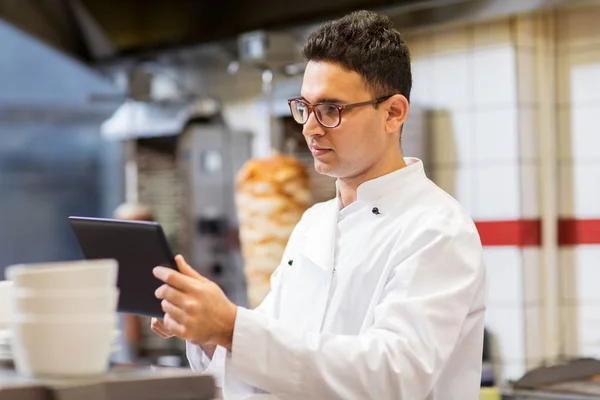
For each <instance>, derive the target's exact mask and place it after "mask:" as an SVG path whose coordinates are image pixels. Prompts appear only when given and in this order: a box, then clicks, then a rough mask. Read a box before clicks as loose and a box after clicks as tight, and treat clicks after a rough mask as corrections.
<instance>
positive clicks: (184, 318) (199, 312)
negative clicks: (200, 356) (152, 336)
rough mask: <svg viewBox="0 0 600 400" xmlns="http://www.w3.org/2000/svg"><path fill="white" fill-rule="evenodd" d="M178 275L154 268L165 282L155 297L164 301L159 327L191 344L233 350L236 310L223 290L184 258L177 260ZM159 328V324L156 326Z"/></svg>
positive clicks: (155, 273)
mask: <svg viewBox="0 0 600 400" xmlns="http://www.w3.org/2000/svg"><path fill="white" fill-rule="evenodd" d="M175 261H176V262H177V267H178V268H179V272H177V271H175V270H173V269H170V268H165V267H156V268H154V271H153V272H154V276H156V277H157V278H158V279H160V280H161V281H163V282H164V283H165V285H162V286H161V287H159V288H158V289H156V292H155V295H156V297H157V298H159V299H163V300H162V303H161V305H162V309H163V311H164V312H165V318H164V320H163V321H162V326H161V327H160V328H165V330H162V332H163V333H171V334H173V335H175V336H177V337H179V338H181V339H184V340H187V341H189V342H192V343H195V344H198V345H202V346H207V345H219V346H223V347H225V348H226V349H228V350H229V351H231V342H232V340H233V327H234V324H235V317H236V315H237V307H236V305H235V304H233V303H232V302H230V301H229V300H228V299H227V297H226V296H225V294H224V293H223V291H222V290H221V288H220V287H219V286H218V285H217V284H216V283H214V282H212V281H210V280H208V279H206V278H205V277H203V276H202V275H200V274H199V273H198V272H196V270H194V269H193V268H192V267H191V266H190V265H189V264H188V263H187V262H186V261H185V260H184V258H183V257H182V256H181V255H178V256H177V257H175ZM157 326H158V324H157Z"/></svg>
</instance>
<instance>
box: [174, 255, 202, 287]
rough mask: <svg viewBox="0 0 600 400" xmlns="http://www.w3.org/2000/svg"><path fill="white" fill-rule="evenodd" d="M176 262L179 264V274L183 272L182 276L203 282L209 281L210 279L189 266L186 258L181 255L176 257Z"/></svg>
mask: <svg viewBox="0 0 600 400" xmlns="http://www.w3.org/2000/svg"><path fill="white" fill-rule="evenodd" d="M175 262H176V263H177V268H178V269H179V272H181V273H182V274H184V275H186V276H189V277H190V278H195V279H199V280H200V281H201V282H206V281H208V279H206V278H205V277H203V276H202V275H200V274H199V273H198V271H196V270H195V269H194V268H192V266H191V265H190V264H188V263H187V261H185V258H183V256H182V255H181V254H178V255H177V256H175Z"/></svg>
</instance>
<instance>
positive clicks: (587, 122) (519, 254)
mask: <svg viewBox="0 0 600 400" xmlns="http://www.w3.org/2000/svg"><path fill="white" fill-rule="evenodd" d="M598 21H600V2H596V3H592V4H591V5H589V3H588V5H586V6H577V7H570V8H561V9H558V10H551V11H548V12H545V13H536V14H530V15H523V16H516V17H511V18H510V19H505V20H501V21H488V22H485V23H481V24H477V25H474V26H467V27H464V26H463V27H455V28H447V29H445V30H440V31H436V32H432V33H428V34H419V35H417V36H415V37H409V44H410V45H411V47H412V49H413V58H414V79H415V81H414V94H413V104H415V105H419V107H420V108H425V109H428V110H430V133H431V140H432V153H431V160H430V163H431V165H432V169H431V171H432V178H433V179H434V180H435V181H436V182H437V183H438V184H439V185H440V186H442V187H443V188H444V189H446V190H447V191H448V192H449V193H451V194H452V195H454V196H455V197H456V198H457V199H458V200H459V201H460V202H461V203H462V204H463V205H464V206H465V208H466V209H467V210H468V211H469V212H470V213H471V215H472V216H473V218H474V219H475V220H476V222H478V221H479V222H482V221H488V222H494V221H496V222H499V223H501V222H502V221H505V222H506V221H513V222H515V221H517V222H518V221H523V220H533V221H540V218H541V209H542V208H541V207H542V205H543V204H546V205H548V204H549V203H551V202H549V201H548V199H547V198H542V194H541V193H543V192H542V191H541V190H542V184H541V182H540V179H541V178H542V175H543V174H542V171H543V170H542V169H541V158H540V154H541V153H540V148H542V149H546V150H547V149H549V148H552V147H553V146H554V147H556V149H557V154H556V159H552V160H551V163H552V164H553V166H557V174H556V175H557V176H556V181H557V188H556V190H555V193H554V192H550V193H549V194H548V195H549V196H553V197H555V198H556V199H555V200H556V202H557V203H558V210H557V211H558V216H557V217H556V219H557V220H556V221H551V223H556V224H557V225H556V226H557V227H560V229H559V230H558V236H559V240H557V245H558V246H559V247H558V248H559V250H558V254H557V255H556V256H555V257H554V258H555V259H556V258H558V260H557V261H556V262H558V276H559V282H558V284H557V285H556V286H555V287H553V286H552V285H551V284H548V280H547V277H545V275H547V273H548V271H550V270H551V268H552V265H551V264H552V263H549V262H547V259H546V261H544V260H543V254H542V248H541V247H540V245H541V243H533V244H532V245H529V246H506V245H505V246H486V247H485V260H486V263H487V268H488V272H489V283H490V292H489V308H488V312H487V327H488V329H489V330H490V333H491V334H492V335H493V337H494V338H495V341H494V347H495V350H496V351H495V355H496V357H497V363H498V365H497V367H498V368H497V371H499V372H500V373H501V377H502V378H503V379H515V378H519V377H520V376H522V374H523V373H524V372H525V370H527V369H529V368H533V367H535V366H538V365H539V364H540V363H541V362H542V361H544V360H546V361H548V360H549V361H555V360H556V358H557V357H558V358H561V357H563V358H569V357H580V356H586V357H598V358H600V294H599V293H600V290H599V289H598V283H599V282H600V233H598V232H600V132H598V126H600V120H599V118H600V117H599V116H600V30H598V29H597V25H598ZM540 76H541V78H540ZM544 139H548V140H550V141H551V142H552V145H551V146H550V147H543V146H542V143H541V142H542V141H543V140H544ZM548 209H549V210H551V209H552V207H551V206H550V207H549V208H548V207H546V210H548ZM565 224H570V225H571V226H574V227H575V228H574V230H575V231H578V232H579V233H580V234H579V235H573V234H571V233H569V232H563V230H564V229H563V227H564V225H565ZM582 224H585V227H584V228H582ZM584 231H585V232H584ZM581 232H584V233H583V234H581ZM567 235H568V236H569V237H567ZM548 254H550V256H552V251H550V252H549V253H546V256H548ZM555 299H558V300H556V301H557V302H558V305H559V310H556V314H559V312H560V315H557V316H556V318H558V323H557V324H556V325H554V327H555V330H554V331H548V329H547V328H548V327H549V326H550V327H551V326H552V324H551V323H550V324H549V323H548V312H554V311H552V310H553V309H552V308H551V304H552V302H553V301H554V300H555ZM548 310H550V311H548ZM553 341H554V342H555V343H554V344H553ZM549 343H550V344H549ZM552 347H555V348H556V351H553V350H552V349H551V348H552Z"/></svg>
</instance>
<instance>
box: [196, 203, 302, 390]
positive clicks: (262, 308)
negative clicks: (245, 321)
mask: <svg viewBox="0 0 600 400" xmlns="http://www.w3.org/2000/svg"><path fill="white" fill-rule="evenodd" d="M307 212H308V210H307V211H306V212H305V213H304V215H306V213H307ZM304 215H303V216H302V218H301V220H300V221H299V222H298V224H296V226H295V227H294V230H293V231H292V234H291V235H290V239H289V240H288V244H287V246H286V249H285V251H284V255H283V257H282V260H281V263H280V264H279V267H277V269H276V270H275V271H274V272H273V274H271V280H270V286H271V290H270V291H269V293H268V294H267V296H266V297H265V299H264V300H263V301H262V303H261V304H260V305H259V306H258V307H256V308H255V309H254V311H253V312H254V313H256V314H261V315H264V316H270V317H275V316H276V313H277V307H276V304H277V297H278V293H279V290H280V289H281V283H282V282H283V280H284V279H285V275H286V271H287V269H288V268H289V265H287V260H288V259H289V258H290V257H289V255H290V254H291V253H293V251H294V246H295V243H296V242H297V241H298V239H299V236H300V234H299V232H300V231H301V229H302V224H301V223H302V221H303V220H304V219H305V217H304ZM186 355H187V359H188V362H189V364H190V367H191V368H192V370H194V371H199V372H206V373H210V374H212V375H213V376H215V378H216V382H217V385H218V386H219V387H222V383H223V376H224V368H225V359H226V358H227V356H228V354H227V350H226V349H225V348H223V347H220V346H218V347H217V348H216V350H215V352H214V354H213V357H212V359H211V358H209V357H208V355H207V354H206V353H205V352H204V351H203V350H202V348H201V347H200V346H198V345H196V344H193V343H190V342H186Z"/></svg>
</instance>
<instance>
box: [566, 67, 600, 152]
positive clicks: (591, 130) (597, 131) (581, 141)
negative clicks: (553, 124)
mask: <svg viewBox="0 0 600 400" xmlns="http://www.w3.org/2000/svg"><path fill="white" fill-rule="evenodd" d="M599 69H600V68H599ZM598 79H599V80H600V74H599V75H598ZM599 89H600V87H599ZM599 116H600V102H599V103H598V105H597V106H590V107H578V106H577V105H576V104H574V105H573V107H572V108H571V118H570V119H571V129H570V131H571V151H572V154H571V155H572V158H573V159H575V161H576V162H578V161H584V160H586V159H590V158H593V159H596V160H598V162H599V163H600V128H599V126H600V125H599V124H600V120H599V118H598V117H599Z"/></svg>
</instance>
